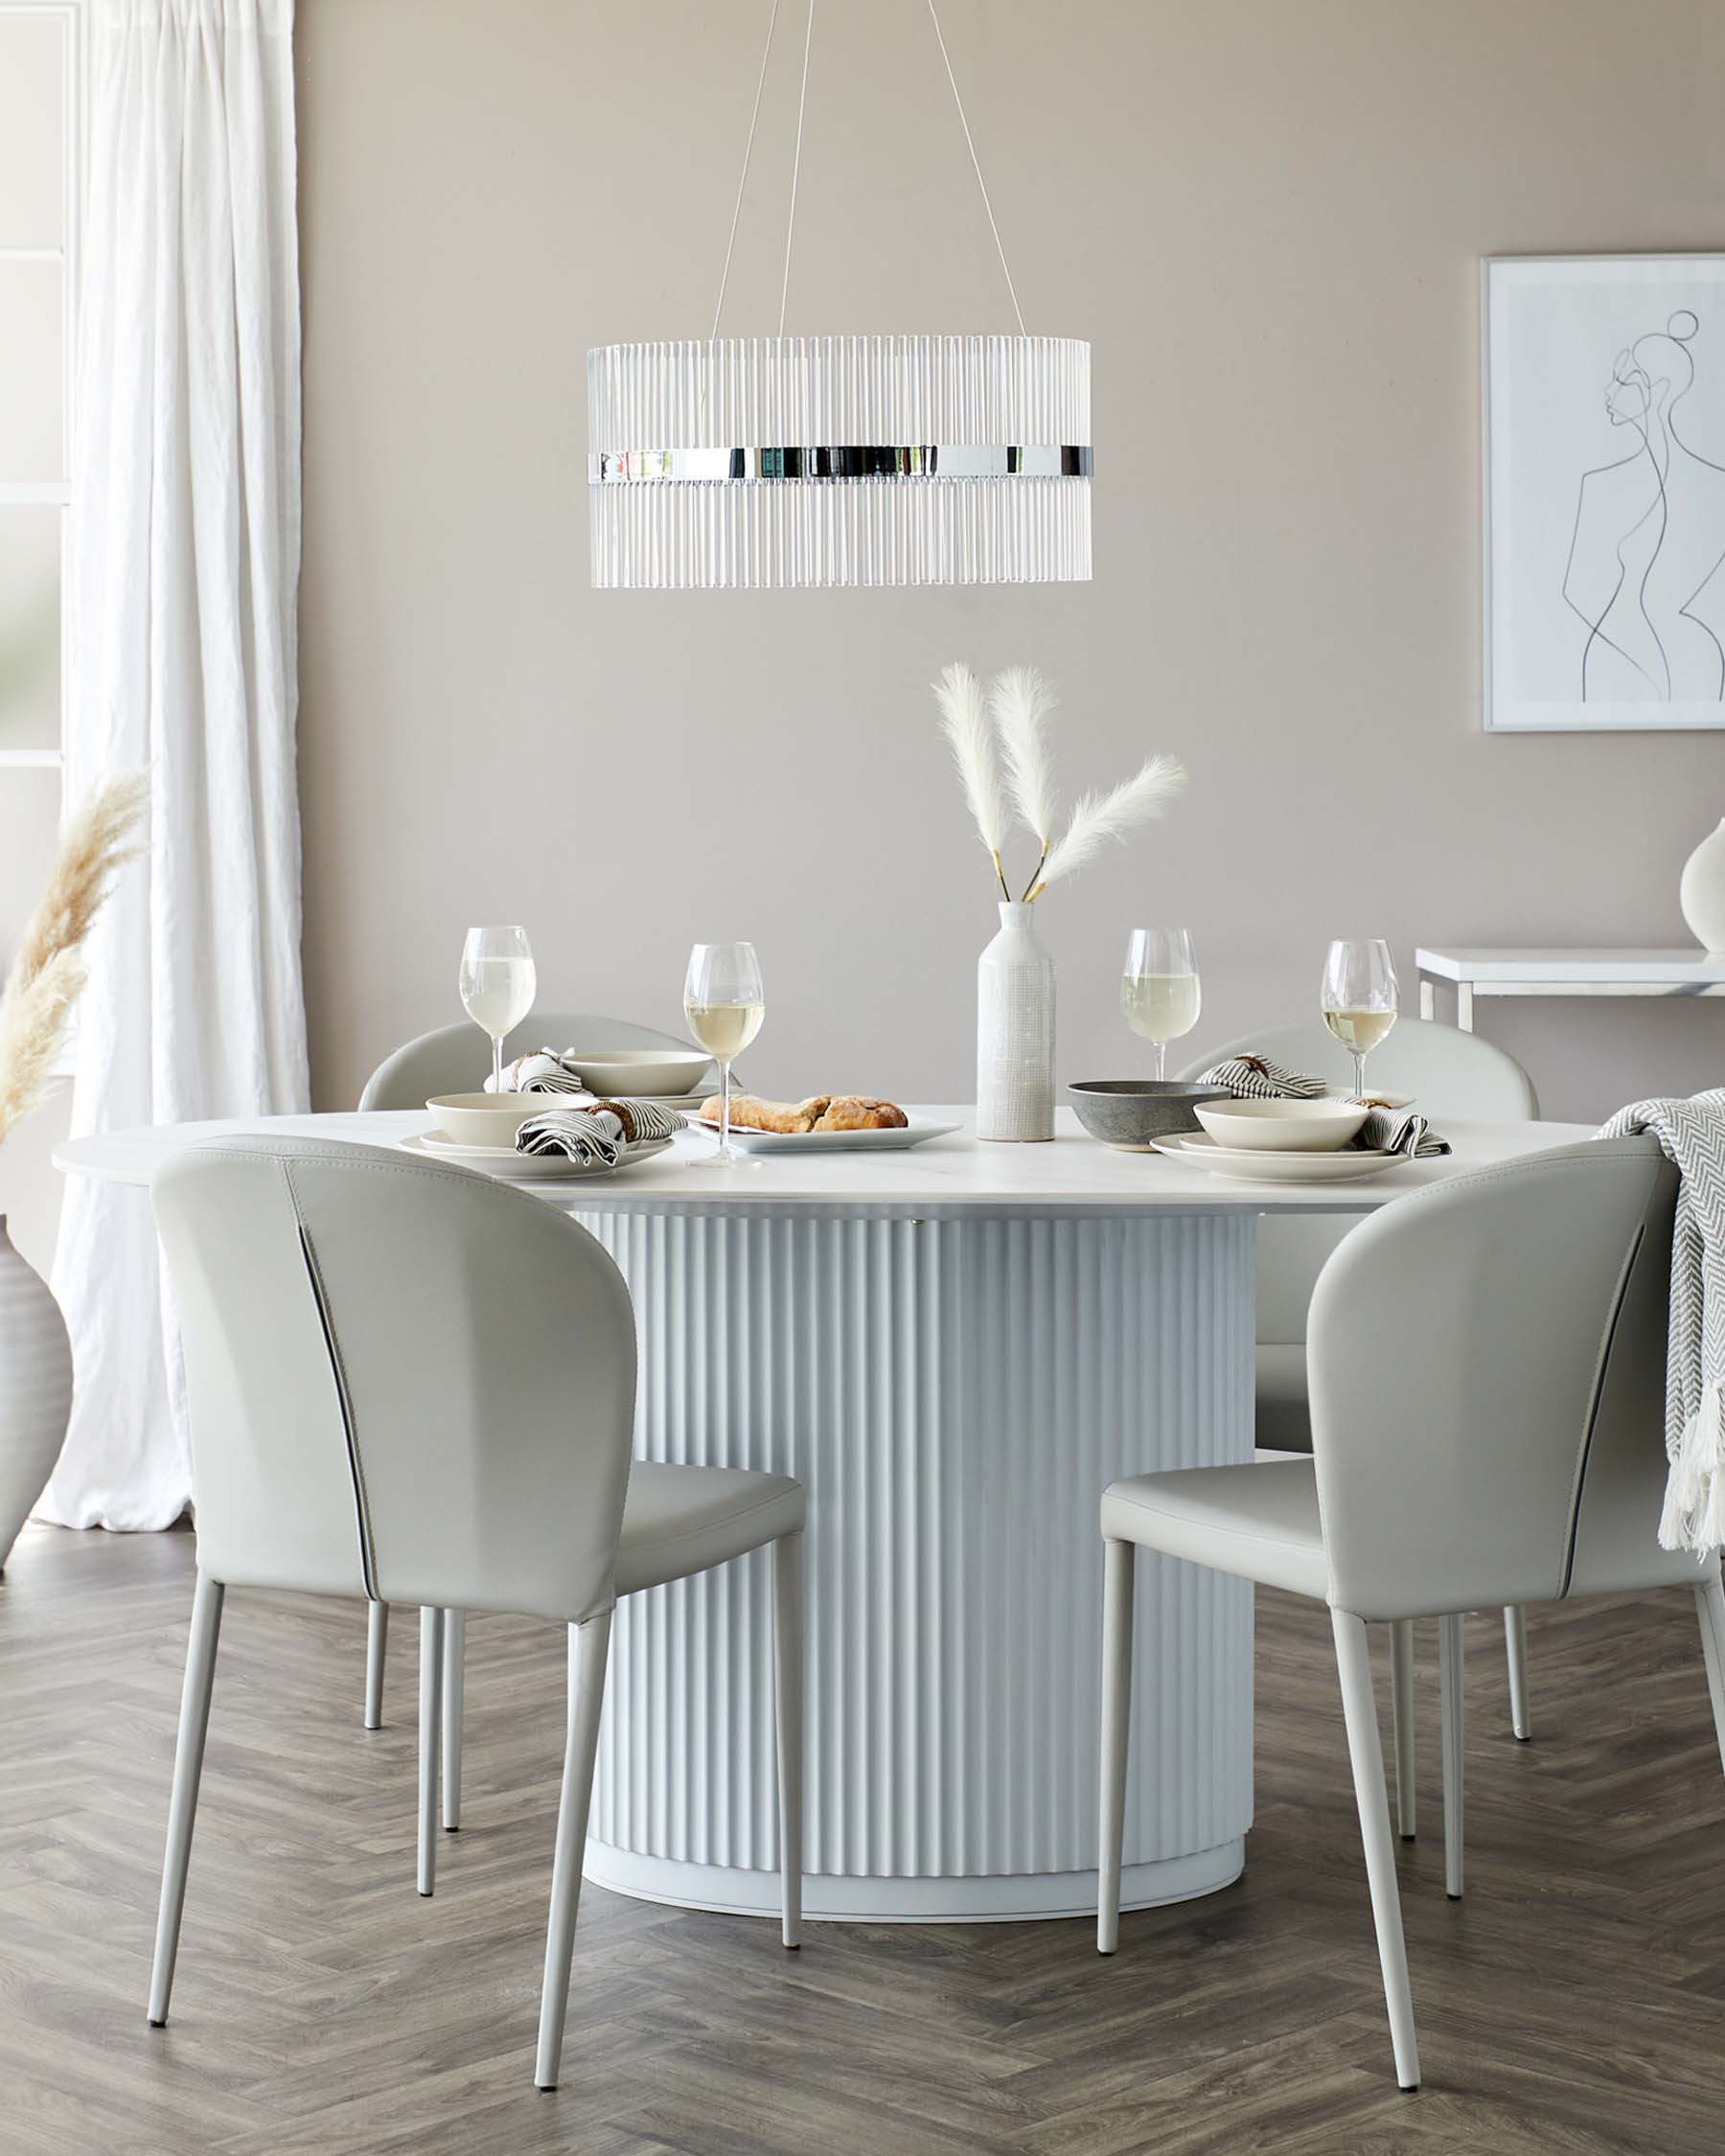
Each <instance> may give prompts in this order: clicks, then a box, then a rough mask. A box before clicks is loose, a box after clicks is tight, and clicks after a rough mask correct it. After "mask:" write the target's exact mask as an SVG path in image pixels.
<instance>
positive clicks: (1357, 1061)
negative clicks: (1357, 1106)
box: [1353, 1048, 1366, 1100]
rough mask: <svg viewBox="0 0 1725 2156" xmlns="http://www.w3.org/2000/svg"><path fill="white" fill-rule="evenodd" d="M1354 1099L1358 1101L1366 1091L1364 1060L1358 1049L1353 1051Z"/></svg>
mask: <svg viewBox="0 0 1725 2156" xmlns="http://www.w3.org/2000/svg"><path fill="white" fill-rule="evenodd" d="M1353 1065H1354V1098H1355V1100H1358V1099H1359V1098H1360V1097H1361V1095H1362V1094H1363V1093H1364V1092H1365V1090H1366V1058H1365V1056H1364V1055H1363V1054H1362V1053H1361V1051H1360V1050H1359V1049H1358V1048H1355V1049H1354V1050H1353Z"/></svg>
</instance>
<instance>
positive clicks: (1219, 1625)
mask: <svg viewBox="0 0 1725 2156" xmlns="http://www.w3.org/2000/svg"><path fill="white" fill-rule="evenodd" d="M619 1195H621V1192H619ZM577 1217H579V1218H580V1219H581V1220H582V1221H583V1222H584V1223H585V1224H586V1226H587V1227H590V1228H591V1229H592V1230H593V1231H594V1233H596V1234H597V1235H598V1236H599V1237H600V1239H601V1240H602V1241H603V1242H604V1243H605V1245H606V1246H607V1248H608V1249H609V1250H610V1251H611V1253H612V1255H613V1256H614V1257H615V1258H616V1259H617V1261H618V1263H619V1264H620V1265H621V1267H622V1269H623V1271H624V1273H626V1274H627V1276H628V1278H629V1282H630V1286H631V1288H632V1291H633V1295H634V1299H635V1307H636V1312H637V1320H638V1323H639V1327H640V1342H641V1363H640V1385H639V1406H638V1411H637V1429H636V1448H635V1449H636V1451H637V1453H638V1454H639V1455H640V1456H643V1457H645V1458H648V1459H655V1460H676V1461H692V1462H696V1463H700V1464H704V1465H710V1466H724V1467H763V1468H771V1469H775V1470H777V1471H779V1472H781V1473H784V1474H791V1475H795V1476H797V1477H799V1478H800V1479H801V1480H802V1481H803V1483H804V1484H805V1485H806V1487H807V1490H808V1498H809V1532H808V1538H807V1545H806V1549H807V1593H808V1631H807V1652H808V1708H807V1712H808V1724H807V1729H808V1738H807V1775H808V1813H807V1828H806V1836H807V1839H806V1851H807V1869H808V1879H807V1887H806V1897H805V1908H806V1911H807V1913H808V1915H811V1916H816V1917H818V1916H828V1917H859V1918H870V1919H875V1920H882V1919H888V1920H890V1919H899V1920H907V1921H917V1920H942V1919H952V1920H957V1919H971V1920H975V1919H977V1918H1012V1917H1031V1916H1071V1915H1086V1914H1089V1913H1090V1912H1091V1911H1092V1910H1093V1909H1094V1907H1095V1894H1096V1872H1095V1865H1096V1745H1097V1727H1098V1691H1099V1688H1098V1659H1099V1651H1100V1649H1099V1634H1100V1612H1101V1579H1102V1566H1101V1543H1100V1540H1099V1538H1098V1535H1097V1530H1096V1507H1097V1502H1098V1500H1099V1498H1100V1496H1101V1493H1102V1489H1103V1486H1104V1485H1105V1484H1106V1483H1107V1482H1108V1481H1109V1480H1111V1479H1113V1478H1115V1477H1116V1476H1118V1475H1122V1474H1138V1473H1142V1472H1144V1471H1146V1470H1148V1469H1152V1468H1164V1467H1192V1466H1204V1465H1210V1464H1220V1463H1223V1462H1229V1461H1237V1460H1246V1459H1250V1458H1251V1456H1252V1420H1253V1243H1254V1234H1255V1224H1254V1222H1253V1219H1252V1218H1251V1216H1250V1215H1249V1214H1244V1213H1220V1212H1211V1213H1192V1214H1184V1215H1183V1214H1178V1213H1174V1212H1171V1211H1168V1210H1160V1211H1157V1212H1155V1213H1145V1214H1127V1215H1124V1216H1122V1215H1121V1214H1120V1213H1117V1212H1116V1213H1115V1214H1114V1215H1112V1216H1097V1215H1073V1214H1070V1213H1068V1214H1064V1215H1059V1216H1054V1215H1045V1216H1037V1215H1034V1214H1027V1215H1023V1216H1021V1215H1016V1214H1009V1215H1004V1216H1002V1215H1000V1214H999V1213H988V1214H982V1213H978V1212H974V1211H973V1212H969V1213H966V1212H962V1211H957V1210H954V1212H953V1213H952V1214H951V1215H950V1216H948V1217H944V1218H942V1217H937V1216H933V1215H925V1216H922V1217H918V1218H908V1217H883V1216H881V1215H880V1214H878V1213H877V1214H874V1215H872V1216H862V1217H845V1216H844V1215H843V1214H842V1213H841V1212H837V1211H835V1212H815V1211H812V1210H810V1209H807V1208H803V1209H800V1210H796V1211H790V1210H787V1211H786V1212H784V1213H772V1212H770V1211H768V1210H766V1209H765V1208H762V1207H761V1206H760V1205H759V1204H758V1202H757V1203H756V1204H752V1205H749V1206H747V1207H745V1206H738V1207H737V1208H735V1209H733V1210H728V1211H727V1210H705V1211H693V1210H682V1211H663V1212H645V1211H643V1212H628V1211H621V1210H619V1211H615V1212H612V1211H599V1210H591V1209H588V1208H587V1207H586V1206H583V1207H582V1208H581V1210H580V1211H579V1213H578V1216H577ZM1138 1567H1139V1571H1138V1582H1139V1584H1138V1604H1137V1621H1138V1633H1137V1638H1136V1641H1135V1646H1134V1665H1133V1684H1134V1687H1135V1690H1134V1700H1133V1761H1132V1772H1131V1777H1130V1780H1129V1783H1128V1788H1127V1804H1126V1840H1125V1872H1124V1883H1123V1899H1124V1901H1125V1902H1126V1904H1127V1905H1128V1906H1138V1907H1141V1906H1144V1905H1146V1904H1149V1903H1154V1902H1161V1901H1174V1900H1179V1899H1182V1898H1184V1897H1185V1896H1188V1895H1192V1894H1201V1893H1206V1892H1210V1891H1211V1890H1213V1889H1215V1888H1217V1887H1220V1886H1223V1885H1225V1884H1227V1882H1228V1881H1229V1880H1230V1879H1232V1878H1234V1877H1235V1876H1236V1875H1237V1874H1238V1872H1239V1870H1240V1869H1241V1866H1242V1863H1243V1847H1244V1844H1243V1837H1244V1835H1245V1832H1246V1829H1247V1827H1248V1826H1249V1825H1250V1823H1251V1819H1252V1594H1251V1589H1250V1588H1249V1587H1248V1586H1247V1585H1246V1584H1245V1583H1244V1582H1242V1581H1238V1580H1233V1579H1228V1578H1224V1577H1223V1576H1221V1575H1220V1574H1217V1573H1214V1572H1209V1571H1203V1570H1201V1569H1199V1568H1198V1567H1195V1566H1191V1565H1186V1564H1183V1563H1179V1562H1177V1561H1175V1560H1173V1559H1168V1558H1162V1557H1159V1556H1155V1555H1152V1554H1151V1553H1149V1552H1141V1553H1140V1554H1139V1557H1138ZM770 1642H771V1627H770V1579H769V1568H768V1561H767V1559H766V1557H765V1555H764V1554H763V1555H759V1556H756V1557H754V1558H746V1559H743V1560H741V1561H740V1562H738V1563H735V1564H732V1565H728V1566H725V1567H723V1568H721V1569H720V1570H718V1571H713V1572H708V1573H704V1574H702V1575H701V1576H700V1577H698V1578H696V1579H693V1580H687V1581H681V1582H678V1583H677V1584H675V1585H673V1586H671V1587H667V1588H660V1589H655V1590H653V1591H651V1592H650V1593H647V1594H637V1595H633V1596H632V1597H630V1598H629V1599H628V1600H627V1601H626V1602H624V1603H623V1604H621V1605H620V1606H619V1608H618V1611H617V1618H616V1627H615V1631H614V1633H613V1636H612V1649H611V1653H612V1662H611V1677H610V1685H609V1699H608V1703H607V1709H606V1717H605V1728H604V1733H603V1735H602V1738H601V1741H600V1752H599V1768H598V1777H597V1781H596V1784H595V1788H594V1793H593V1810H592V1823H591V1827H590V1839H589V1841H588V1844H587V1850H586V1872H587V1876H588V1877H589V1878H590V1879H592V1880H593V1881H594V1882H596V1883H597V1884H598V1885H601V1886H606V1887H611V1888H614V1889H616V1890H618V1891H620V1892H624V1893H631V1894H639V1895H644V1896H647V1897H649V1898H654V1899H659V1900H665V1901H673V1902H679V1903H684V1904H687V1905H690V1906H694V1907H698V1908H706V1909H722V1910H736V1911H749V1912H753V1911H759V1912H761V1913H762V1914H764V1915H765V1914H769V1913H775V1912H776V1910H777V1908H778V1885H777V1880H776V1877H775V1867H776V1865H777V1862H778V1857H777V1846H776V1845H777V1836H776V1830H775V1824H774V1795H773V1789H774V1782H773V1754H772V1715H771V1701H772V1671H771V1661H770Z"/></svg>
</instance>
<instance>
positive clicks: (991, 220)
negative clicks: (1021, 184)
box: [779, 0, 1029, 336]
mask: <svg viewBox="0 0 1725 2156" xmlns="http://www.w3.org/2000/svg"><path fill="white" fill-rule="evenodd" d="M814 4H815V0H809V5H810V8H811V10H812V9H813V7H814ZM929 20H930V21H931V23H932V24H933V25H934V37H935V41H936V43H937V44H938V45H939V47H940V57H941V58H942V59H943V60H944V61H945V62H946V71H947V80H948V81H949V82H950V83H951V84H952V86H953V103H954V104H955V105H956V106H957V107H958V125H959V126H961V127H962V128H963V129H964V147H965V148H966V149H968V150H969V151H970V156H971V166H972V169H973V170H974V171H975V172H976V175H977V187H978V189H979V190H980V191H981V195H982V207H983V208H984V209H985V210H986V211H987V212H988V229H989V231H990V232H992V233H993V234H994V243H995V252H996V254H998V255H999V256H1000V274H1001V276H1002V277H1004V278H1005V280H1006V289H1007V291H1008V293H1009V294H1010V295H1011V298H1012V311H1013V312H1014V313H1015V314H1016V315H1017V316H1018V326H1019V335H1020V336H1028V335H1029V332H1028V331H1027V330H1026V329H1025V327H1024V310H1023V308H1022V307H1021V306H1020V305H1019V296H1018V287H1017V286H1016V285H1015V284H1014V283H1013V282H1012V271H1011V270H1010V269H1009V268H1008V267H1007V265H1006V249H1005V248H1004V247H1003V246H1002V245H1001V244H1000V226H999V225H998V224H997V223H996V222H995V214H994V204H993V203H992V202H991V201H990V200H989V199H988V182H987V181H986V180H985V179H984V178H983V177H982V160H981V158H979V157H978V156H977V146H976V143H975V142H974V141H973V140H972V138H971V128H970V121H969V120H968V119H967V118H966V117H965V111H964V100H963V99H962V98H961V97H960V96H959V95H958V78H957V77H956V76H955V75H954V73H953V58H952V55H951V54H950V53H949V52H948V51H947V41H946V34H945V33H944V32H943V31H942V29H941V27H940V17H939V15H938V14H937V13H936V12H935V11H934V0H929ZM800 126H801V123H800V122H799V123H798V127H799V132H800ZM779 328H780V330H781V332H782V331H783V329H784V324H783V323H782V322H781V323H780V324H779Z"/></svg>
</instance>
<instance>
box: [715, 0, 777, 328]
mask: <svg viewBox="0 0 1725 2156" xmlns="http://www.w3.org/2000/svg"><path fill="white" fill-rule="evenodd" d="M778 15H779V0H772V12H771V14H770V16H769V17H768V18H767V45H766V49H765V51H764V52H763V53H762V54H761V72H760V74H759V75H758V76H757V77H756V79H755V94H754V110H753V111H752V112H751V113H750V114H749V115H748V140H747V143H746V144H745V145H744V149H743V171H742V172H741V174H740V175H739V177H738V180H737V199H736V204H735V206H734V207H733V209H732V210H731V221H730V238H729V239H728V240H727V241H725V242H724V270H723V271H722V272H721V274H720V278H719V304H718V306H717V307H715V308H714V310H713V334H714V336H717V335H718V334H719V317H720V316H721V315H722V314H723V313H724V287H726V286H727V285H728V284H729V283H730V271H731V257H732V255H734V254H735V253H736V251H737V223H738V220H739V219H740V218H741V217H742V215H743V194H744V190H745V189H746V188H747V185H748V161H749V159H750V158H751V157H752V156H753V155H754V146H755V129H756V127H758V126H760V122H761V93H762V91H763V90H765V89H766V87H767V63H768V61H769V60H770V59H771V57H772V34H773V32H774V31H775V30H776V29H777V28H778Z"/></svg>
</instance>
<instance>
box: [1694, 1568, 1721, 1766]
mask: <svg viewBox="0 0 1725 2156" xmlns="http://www.w3.org/2000/svg"><path fill="white" fill-rule="evenodd" d="M1695 1615H1696V1616H1697V1617H1699V1618H1700V1619H1701V1652H1702V1654H1703V1655H1704V1656H1705V1657H1706V1658H1707V1692H1708V1697H1709V1698H1710V1699H1711V1700H1712V1701H1713V1715H1714V1735H1715V1736H1716V1737H1717V1738H1718V1740H1719V1763H1720V1765H1721V1766H1725V1587H1721V1585H1720V1584H1719V1577H1718V1574H1717V1573H1716V1572H1715V1573H1714V1577H1713V1578H1712V1579H1710V1580H1704V1581H1702V1582H1701V1583H1700V1584H1699V1585H1698V1586H1697V1587H1696V1589H1695Z"/></svg>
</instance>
